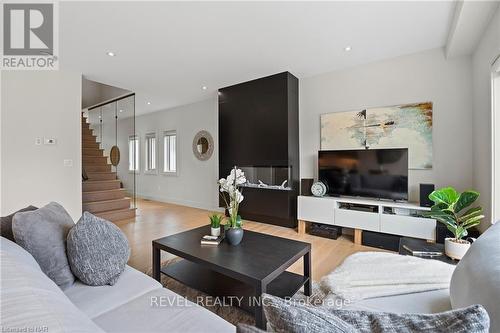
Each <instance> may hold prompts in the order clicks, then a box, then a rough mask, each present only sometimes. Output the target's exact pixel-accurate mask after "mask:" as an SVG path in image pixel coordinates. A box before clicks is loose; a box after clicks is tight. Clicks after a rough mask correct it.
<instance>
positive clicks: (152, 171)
mask: <svg viewBox="0 0 500 333" xmlns="http://www.w3.org/2000/svg"><path fill="white" fill-rule="evenodd" d="M151 139H153V140H152V142H154V146H153V149H152V150H153V151H152V152H151V151H150V147H149V143H150V142H151ZM150 153H152V156H151V158H152V162H153V163H154V165H153V166H152V167H151V165H150ZM157 173H158V139H157V135H156V132H148V133H147V134H146V135H145V136H144V174H147V175H155V174H157Z"/></svg>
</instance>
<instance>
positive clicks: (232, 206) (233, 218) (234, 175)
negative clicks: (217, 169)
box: [219, 167, 247, 245]
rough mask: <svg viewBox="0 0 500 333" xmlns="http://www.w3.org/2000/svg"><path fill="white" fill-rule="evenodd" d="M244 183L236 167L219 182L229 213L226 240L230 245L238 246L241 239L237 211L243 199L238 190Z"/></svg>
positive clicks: (242, 175)
mask: <svg viewBox="0 0 500 333" xmlns="http://www.w3.org/2000/svg"><path fill="white" fill-rule="evenodd" d="M246 182H247V180H246V178H245V173H244V172H243V171H241V170H240V169H237V168H236V167H234V168H233V169H232V170H231V172H230V174H229V175H228V176H227V178H221V179H220V180H219V188H220V193H221V196H222V198H223V199H224V202H225V203H226V209H227V211H228V212H229V220H228V223H227V224H226V227H227V231H226V238H227V240H228V242H229V244H231V245H238V244H239V243H240V242H241V240H242V239H243V229H242V228H241V226H242V222H241V216H240V215H238V209H239V207H240V203H241V202H242V201H243V198H244V197H243V194H242V192H241V191H240V189H239V188H240V186H241V185H243V184H245V183H246Z"/></svg>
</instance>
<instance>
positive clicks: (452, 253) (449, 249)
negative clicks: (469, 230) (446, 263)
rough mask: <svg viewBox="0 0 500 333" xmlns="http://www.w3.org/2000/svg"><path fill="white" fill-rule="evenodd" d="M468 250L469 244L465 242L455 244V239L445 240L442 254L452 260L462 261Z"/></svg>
mask: <svg viewBox="0 0 500 333" xmlns="http://www.w3.org/2000/svg"><path fill="white" fill-rule="evenodd" d="M469 248H470V242H468V241H465V240H461V241H460V243H458V242H455V238H445V240H444V252H445V253H446V255H447V256H448V257H450V258H452V259H456V260H460V259H462V258H463V256H464V255H465V253H467V250H468V249H469Z"/></svg>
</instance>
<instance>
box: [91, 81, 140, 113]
mask: <svg viewBox="0 0 500 333" xmlns="http://www.w3.org/2000/svg"><path fill="white" fill-rule="evenodd" d="M127 93H130V91H129V90H125V89H122V88H118V87H113V86H108V85H107V84H104V83H100V82H95V81H92V80H87V79H85V78H82V109H85V108H88V107H91V106H93V105H96V104H99V103H102V102H104V101H107V100H110V99H113V98H116V97H119V96H122V95H125V94H127Z"/></svg>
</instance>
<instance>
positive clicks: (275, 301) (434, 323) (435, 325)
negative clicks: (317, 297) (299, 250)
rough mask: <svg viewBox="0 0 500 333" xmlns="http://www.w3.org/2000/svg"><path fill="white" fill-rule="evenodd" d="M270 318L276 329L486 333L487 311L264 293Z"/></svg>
mask: <svg viewBox="0 0 500 333" xmlns="http://www.w3.org/2000/svg"><path fill="white" fill-rule="evenodd" d="M263 302H264V311H265V314H266V318H267V321H268V323H269V325H270V326H271V328H272V329H273V331H275V332H278V333H280V332H289V333H306V332H325V333H326V332H360V333H365V332H366V333H369V332H370V333H389V332H401V333H404V332H408V333H410V332H412V333H416V332H433V333H440V332H442V333H445V332H446V333H448V332H454V333H466V332H468V333H471V332H474V333H487V332H488V331H489V327H490V321H489V317H488V313H487V312H486V310H485V309H484V308H483V307H482V306H481V305H473V306H469V307H467V308H463V309H458V310H453V311H447V312H442V313H436V314H396V313H386V312H368V311H351V310H336V309H330V308H327V307H313V306H310V305H303V304H300V303H296V302H294V301H293V300H290V301H289V300H284V299H281V298H278V297H274V296H271V295H263Z"/></svg>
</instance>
